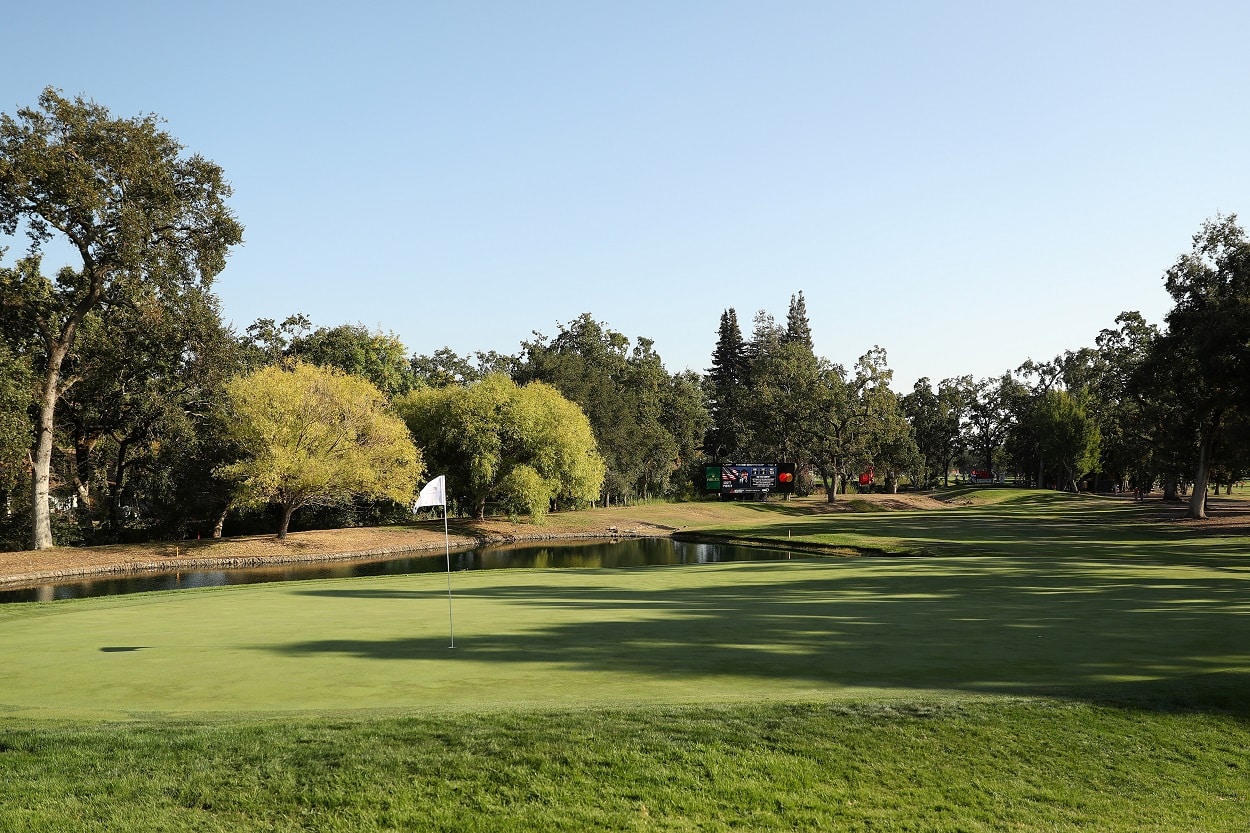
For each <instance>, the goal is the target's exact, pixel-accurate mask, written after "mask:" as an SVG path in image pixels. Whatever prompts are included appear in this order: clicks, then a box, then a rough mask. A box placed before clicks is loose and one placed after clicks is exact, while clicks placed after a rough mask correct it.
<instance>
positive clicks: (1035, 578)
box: [0, 513, 1250, 719]
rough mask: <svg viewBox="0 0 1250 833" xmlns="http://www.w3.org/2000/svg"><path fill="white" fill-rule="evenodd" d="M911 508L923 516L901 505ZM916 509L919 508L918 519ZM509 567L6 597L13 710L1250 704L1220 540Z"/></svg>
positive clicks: (6, 703)
mask: <svg viewBox="0 0 1250 833" xmlns="http://www.w3.org/2000/svg"><path fill="white" fill-rule="evenodd" d="M900 515H904V516H905V515H911V513H900ZM899 520H900V521H903V522H907V523H912V522H915V523H920V522H922V517H921V516H919V515H917V516H912V517H910V518H908V517H900V518H899ZM1037 550H1038V547H1034V546H1033V545H1030V552H1029V554H1028V555H1027V556H1024V555H1002V556H990V557H986V556H946V557H875V558H860V559H820V558H812V559H804V560H797V559H796V560H793V561H784V562H772V563H753V564H752V563H749V564H722V565H699V566H694V567H677V568H673V567H660V568H643V569H627V570H525V571H522V570H501V571H492V572H480V573H458V574H456V575H454V576H453V577H452V585H453V605H454V619H455V648H454V649H453V648H452V647H450V635H449V605H448V596H447V582H446V578H445V577H444V576H440V575H437V574H435V575H430V574H424V575H412V576H388V577H379V578H356V579H338V580H323V581H315V582H300V583H284V584H270V585H252V586H242V587H227V588H215V589H208V590H194V591H175V592H169V593H149V594H140V595H134V596H123V597H111V598H100V599H87V600H74V601H69V602H54V603H47V604H19V605H9V606H6V607H5V608H3V609H0V710H3V711H4V712H5V713H7V714H8V715H9V716H12V717H27V718H44V717H55V718H71V719H74V718H83V719H97V718H104V719H122V718H127V717H136V718H138V717H160V716H169V717H177V716H187V715H198V716H203V717H209V716H212V715H214V714H221V715H226V714H239V713H249V714H253V715H255V714H261V715H263V714H272V715H280V714H290V713H299V712H310V711H312V712H338V711H352V712H356V713H359V712H361V711H362V710H363V711H368V710H378V711H379V712H386V711H391V710H397V711H401V712H412V711H414V710H416V711H466V712H469V711H480V710H483V709H487V710H496V709H508V708H516V709H525V710H532V709H534V708H540V709H541V708H560V709H567V708H594V707H609V706H610V707H621V706H630V705H642V704H656V703H664V704H681V703H689V704H698V703H733V702H748V701H763V700H779V701H794V700H800V699H804V700H806V699H822V700H824V699H830V698H854V699H860V700H862V699H866V698H871V699H881V698H902V699H914V698H916V697H918V696H921V697H947V696H956V697H961V698H962V697H969V696H972V697H979V696H983V695H1012V696H1033V695H1046V696H1063V697H1071V698H1077V699H1092V700H1099V701H1106V700H1111V701H1157V700H1166V701H1168V702H1169V703H1172V704H1173V705H1178V706H1182V707H1183V706H1184V705H1186V704H1187V703H1189V704H1191V705H1194V706H1196V707H1202V708H1206V707H1217V708H1232V709H1235V710H1239V711H1243V713H1244V710H1245V708H1246V699H1247V697H1248V696H1250V695H1248V694H1247V691H1248V690H1250V686H1247V685H1246V682H1247V675H1248V674H1250V603H1248V602H1247V599H1250V571H1247V570H1245V569H1242V568H1240V566H1238V565H1233V566H1230V564H1229V563H1227V561H1226V560H1225V559H1215V558H1210V557H1209V553H1208V557H1206V558H1201V559H1194V560H1192V561H1189V562H1185V563H1162V562H1160V561H1159V560H1155V559H1145V560H1134V559H1126V558H1122V557H1119V554H1118V553H1117V552H1115V547H1114V546H1112V547H1106V546H1104V547H1088V548H1068V547H1065V548H1063V549H1062V550H1060V549H1058V548H1056V550H1055V551H1053V552H1048V553H1045V554H1044V557H1039V555H1043V554H1042V553H1040V552H1038V551H1037Z"/></svg>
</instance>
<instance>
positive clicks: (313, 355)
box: [284, 324, 414, 398]
mask: <svg viewBox="0 0 1250 833" xmlns="http://www.w3.org/2000/svg"><path fill="white" fill-rule="evenodd" d="M284 353H285V355H286V356H287V357H289V358H294V359H296V360H298V361H301V362H305V363H307V364H312V365H317V366H318V367H337V368H338V369H339V370H341V371H343V372H344V373H350V374H352V375H353V376H360V377H361V378H364V379H368V380H369V381H370V382H372V383H373V385H374V387H376V388H377V389H378V390H380V391H382V393H384V394H386V396H387V397H388V398H394V397H396V396H398V395H400V394H401V393H407V392H408V391H410V390H412V386H413V382H414V379H413V372H412V367H411V366H410V365H409V363H408V350H407V348H405V347H404V344H403V342H401V341H400V340H399V337H398V336H396V335H395V334H394V333H384V332H382V331H381V330H378V331H373V332H371V331H370V330H369V329H368V328H367V327H365V325H363V324H340V325H339V326H337V327H318V328H317V329H316V330H314V331H313V332H311V333H309V334H307V335H302V336H296V337H295V338H292V339H291V341H290V343H289V344H288V345H287V347H286V349H285V351H284Z"/></svg>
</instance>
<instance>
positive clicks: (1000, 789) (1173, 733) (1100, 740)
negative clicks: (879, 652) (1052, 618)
mask: <svg viewBox="0 0 1250 833" xmlns="http://www.w3.org/2000/svg"><path fill="white" fill-rule="evenodd" d="M3 744H4V745H3V751H0V761H3V766H4V774H5V777H4V778H3V779H2V780H0V828H3V829H5V830H26V829H30V830H40V829H58V830H84V831H93V830H127V831H158V830H159V831H177V830H195V831H215V830H221V831H226V830H229V831H251V830H257V831H260V830H327V831H330V830H335V831H337V830H353V831H355V830H364V831H373V830H432V831H453V830H456V831H459V830H553V831H554V830H569V831H581V830H640V831H641V830H666V831H683V830H711V831H730V830H795V829H807V830H835V829H836V830H874V831H890V830H933V831H956V830H959V831H998V830H1047V831H1053V830H1079V829H1098V830H1106V831H1158V830H1204V831H1222V830H1227V831H1242V830H1244V829H1245V818H1246V806H1245V801H1246V797H1247V775H1248V772H1247V763H1246V758H1245V754H1244V750H1245V748H1246V746H1247V745H1248V744H1250V731H1248V730H1247V727H1246V725H1245V723H1244V722H1243V721H1240V720H1236V719H1233V718H1229V717H1222V716H1214V715H1207V714H1166V713H1165V714H1142V713H1136V712H1133V711H1126V710H1119V709H1104V708H1096V707H1091V706H1086V705H1073V704H1063V703H1053V702H1051V703H1030V702H1018V701H1003V702H995V703H987V702H973V703H960V704H949V703H946V704H936V705H935V704H924V703H918V704H911V705H907V706H903V707H894V706H882V705H846V704H839V703H833V704H830V703H811V702H809V703H797V704H775V703H766V704H762V705H754V706H737V707H719V708H717V707H691V708H671V707H666V708H653V709H641V710H621V709H610V710H606V711H600V710H594V711H591V710H580V711H574V712H561V711H555V712H547V713H543V714H541V715H536V714H534V713H529V712H503V713H492V714H482V715H463V714H462V715H441V716H428V715H425V716H420V715H419V716H412V717H402V718H401V717H391V718H382V719H371V720H362V719H359V718H327V719H320V720H311V719H308V718H302V719H296V720H286V721H281V722H277V721H271V722H264V723H249V722H238V721H234V722H226V723H198V722H195V723H191V724H185V723H177V724H170V725H165V726H162V727H161V729H160V730H159V731H156V730H152V729H150V728H147V729H140V730H136V729H135V728H134V727H121V726H117V725H89V726H58V727H55V728H27V729H22V730H14V731H7V732H5V733H4V735H3Z"/></svg>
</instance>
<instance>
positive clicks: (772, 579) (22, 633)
mask: <svg viewBox="0 0 1250 833" xmlns="http://www.w3.org/2000/svg"><path fill="white" fill-rule="evenodd" d="M988 494H992V495H993V496H994V500H995V501H996V502H995V503H993V504H988V503H970V504H968V505H964V506H961V507H959V508H952V509H949V510H942V511H927V512H844V513H840V514H836V515H829V514H822V513H819V512H816V511H814V510H813V509H812V508H811V507H810V506H809V505H805V504H802V503H799V502H795V503H791V504H767V505H745V506H742V505H739V506H721V505H711V506H700V505H694V506H677V507H671V508H668V507H656V508H652V507H645V508H640V509H639V511H644V510H645V511H647V512H650V513H652V514H650V515H647V516H645V517H648V518H650V519H651V522H654V523H657V524H665V523H667V524H668V525H670V526H674V527H680V526H691V525H694V524H695V521H694V518H695V517H696V513H701V514H699V515H698V517H700V518H701V521H700V522H701V523H702V525H703V526H704V528H705V529H706V530H708V531H710V532H712V533H715V534H719V535H726V536H738V537H745V538H754V539H761V540H774V541H776V540H783V539H787V538H788V539H789V540H793V541H797V542H800V543H802V544H804V545H808V546H813V547H838V546H846V545H851V544H853V545H856V546H864V547H869V548H871V549H875V550H882V551H891V552H895V553H900V554H909V555H913V556H914V555H916V554H921V553H924V554H927V555H926V557H879V558H862V559H828V558H806V559H796V560H792V561H784V562H770V563H755V564H725V565H701V566H698V567H693V568H645V569H633V570H615V571H606V570H605V571H595V570H563V571H530V572H520V571H492V572H481V573H473V574H457V575H456V576H455V577H454V587H455V611H456V645H457V647H456V648H455V650H454V651H453V650H451V649H450V648H449V647H448V639H447V604H446V602H447V596H446V583H445V579H444V578H443V577H441V576H438V575H417V576H401V577H380V578H363V579H341V580H325V581H318V582H309V583H301V584H274V585H253V586H242V587H227V588H214V589H209V590H203V591H189V592H188V591H179V592H174V593H153V594H143V595H140V596H130V597H114V598H103V599H88V600H77V601H70V602H56V603H50V604H40V605H11V606H6V607H3V608H0V635H2V639H0V715H3V716H2V717H0V830H9V829H13V830H27V829H29V830H44V829H48V830H53V829H76V830H78V829H81V830H93V829H94V830H179V829H186V830H191V829H194V830H215V829H220V830H227V829H229V830H300V829H315V830H390V829H429V830H483V829H490V830H495V829H544V830H547V829H550V830H585V829H619V830H696V829H697V830H737V829H848V830H1003V829H1020V830H1076V829H1082V828H1089V827H1094V828H1097V829H1100V830H1198V829H1201V830H1243V829H1244V827H1245V825H1244V820H1245V818H1246V817H1247V813H1248V811H1247V806H1246V803H1247V801H1250V767H1248V765H1247V764H1246V760H1245V756H1244V749H1245V748H1247V747H1248V746H1250V603H1247V599H1250V563H1247V560H1246V557H1247V543H1248V542H1247V540H1246V538H1245V537H1244V536H1241V535H1230V534H1210V533H1208V532H1205V531H1204V529H1203V528H1202V527H1200V526H1193V525H1170V524H1162V523H1152V522H1149V520H1148V517H1147V515H1146V514H1144V513H1145V512H1146V510H1143V509H1141V508H1140V507H1138V506H1136V505H1134V504H1131V503H1128V502H1124V501H1113V500H1106V499H1103V500H1099V499H1094V498H1077V497H1071V496H1062V495H1045V494H1038V493H1029V492H1020V491H1015V490H1007V489H1004V490H995V491H994V492H992V493H988ZM956 497H958V496H956ZM682 521H686V522H687V523H682ZM588 523H598V521H591V522H588Z"/></svg>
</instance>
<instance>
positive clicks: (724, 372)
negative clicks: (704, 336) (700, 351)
mask: <svg viewBox="0 0 1250 833" xmlns="http://www.w3.org/2000/svg"><path fill="white" fill-rule="evenodd" d="M747 373H748V365H747V358H746V344H745V342H743V340H742V330H741V329H740V328H739V327H738V313H737V312H736V311H734V308H733V307H730V308H729V309H727V310H725V311H724V312H722V313H721V316H720V328H719V331H718V333H717V337H716V348H715V349H714V350H713V351H712V366H711V367H710V368H708V371H707V375H706V377H704V390H705V391H706V395H707V408H708V420H709V426H708V430H707V436H706V437H705V438H704V439H703V449H704V453H706V454H707V456H708V457H709V458H710V459H712V460H714V461H716V462H732V461H733V460H734V458H735V457H736V456H737V455H738V453H739V449H740V448H741V447H742V446H743V445H744V442H745V439H746V437H745V433H746V428H745V426H744V425H743V424H742V417H743V406H744V404H745V402H746V400H747V395H746V391H745V386H746V379H747Z"/></svg>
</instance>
